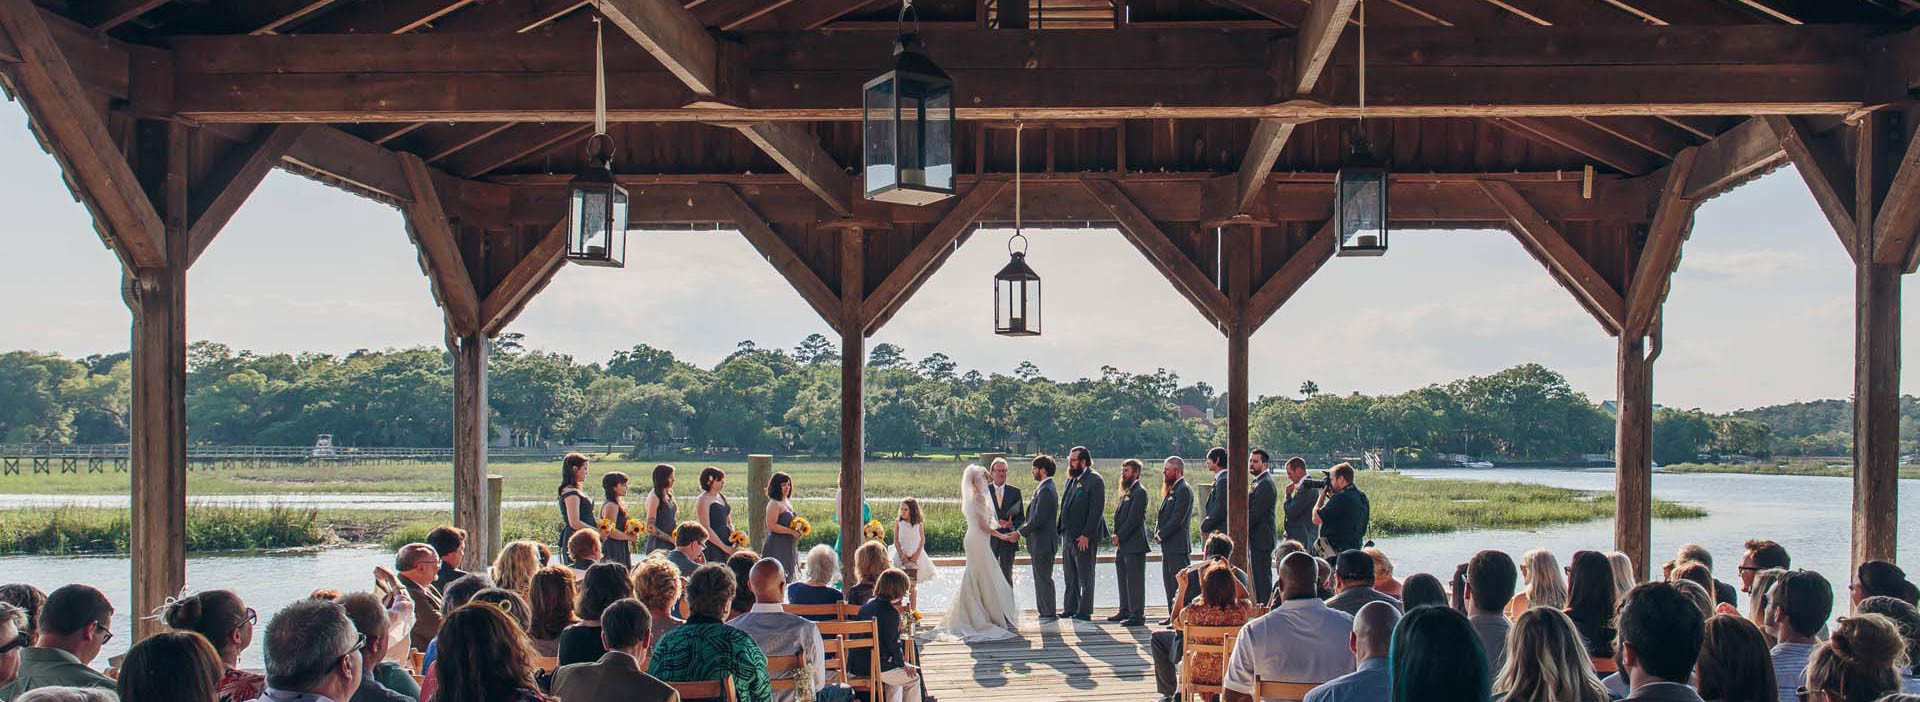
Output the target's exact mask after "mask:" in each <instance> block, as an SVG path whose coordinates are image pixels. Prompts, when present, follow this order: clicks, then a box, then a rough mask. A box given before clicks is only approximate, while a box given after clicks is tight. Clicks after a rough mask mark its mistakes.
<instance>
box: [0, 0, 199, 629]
mask: <svg viewBox="0 0 1920 702" xmlns="http://www.w3.org/2000/svg"><path fill="white" fill-rule="evenodd" d="M8 4H9V5H11V3H8ZM138 130H139V131H140V132H141V133H142V136H141V141H142V142H143V143H142V149H141V150H142V153H143V154H145V155H150V156H154V157H155V158H153V159H151V160H149V161H148V162H147V163H144V164H143V167H142V170H143V171H148V170H149V169H151V170H153V171H158V173H157V174H153V173H149V175H157V176H158V179H159V182H158V183H157V185H158V186H159V187H158V188H157V189H158V190H159V192H158V193H156V199H157V200H158V203H157V204H158V207H159V210H160V212H162V213H164V216H165V227H166V229H165V230H164V231H163V232H159V233H157V236H159V237H160V238H161V240H162V241H163V242H164V245H165V249H164V251H163V256H164V258H163V259H162V260H161V261H160V263H159V265H155V266H140V267H137V268H136V267H133V266H127V267H126V268H125V269H124V278H125V282H124V283H123V285H122V288H121V290H122V294H123V295H124V296H125V298H126V301H127V307H128V308H129V309H130V310H131V311H132V313H133V344H132V349H131V351H132V354H131V355H132V358H131V362H130V366H131V371H132V376H133V377H132V383H131V384H132V386H133V387H132V401H131V406H130V415H131V427H130V429H131V432H130V435H129V442H128V447H127V453H128V458H129V459H130V460H129V463H130V464H131V479H132V482H133V484H132V491H131V495H132V498H131V514H130V515H129V516H130V517H131V519H130V521H131V530H130V533H129V534H128V537H129V538H128V548H129V551H130V556H131V560H132V571H133V573H132V578H133V587H132V590H133V601H132V602H131V603H130V604H131V605H132V606H131V607H130V609H132V610H133V611H153V609H154V608H156V607H159V606H161V605H162V604H164V603H165V602H166V601H167V598H170V597H173V596H175V595H178V594H179V592H180V588H182V587H184V586H185V585H186V577H187V573H186V570H187V553H186V543H185V540H184V539H182V538H180V535H181V534H182V533H184V531H185V529H186V522H187V237H186V229H187V211H188V206H187V178H188V169H187V165H188V164H187V157H188V152H189V151H190V150H191V149H190V148H189V146H188V138H187V127H186V126H185V125H182V124H180V123H178V122H174V123H165V124H161V123H155V122H145V123H143V124H141V125H139V126H138ZM154 161H158V162H159V163H154ZM161 628H162V627H161V625H160V623H159V622H157V621H154V620H153V619H151V618H148V617H135V618H134V633H135V634H136V635H142V634H153V633H157V632H158V631H159V630H160V629H161Z"/></svg>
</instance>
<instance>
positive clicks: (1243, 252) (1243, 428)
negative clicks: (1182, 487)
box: [1220, 225, 1276, 598]
mask: <svg viewBox="0 0 1920 702" xmlns="http://www.w3.org/2000/svg"><path fill="white" fill-rule="evenodd" d="M1258 235H1259V230H1258V229H1257V228H1255V227H1251V226H1247V225H1230V226H1228V227H1226V231H1224V232H1222V237H1221V242H1220V244H1221V246H1223V247H1225V248H1226V256H1225V261H1224V263H1225V264H1226V266H1225V267H1226V270H1225V271H1223V275H1225V276H1226V279H1227V280H1226V283H1227V289H1228V290H1230V291H1232V292H1231V297H1230V298H1228V303H1227V304H1228V306H1229V318H1228V319H1227V320H1225V324H1224V326H1225V328H1224V329H1222V331H1224V332H1225V333H1226V336H1227V388H1226V390H1227V393H1226V394H1227V470H1228V471H1229V473H1228V475H1227V494H1226V500H1227V535H1228V536H1231V537H1232V538H1233V543H1234V548H1233V556H1232V557H1231V559H1230V560H1231V561H1232V562H1233V565H1234V566H1235V567H1237V568H1242V569H1246V570H1248V572H1250V573H1252V574H1253V575H1254V578H1253V582H1254V583H1258V584H1262V585H1265V584H1271V583H1274V582H1276V581H1274V580H1273V579H1271V577H1270V576H1266V577H1263V576H1264V575H1266V574H1269V573H1271V572H1272V567H1273V556H1272V554H1271V553H1270V552H1269V553H1260V554H1255V553H1254V552H1253V543H1254V542H1253V539H1252V538H1250V534H1251V533H1252V519H1251V517H1252V513H1251V512H1250V511H1249V510H1248V507H1247V503H1248V500H1249V497H1248V492H1249V490H1248V485H1247V484H1248V483H1249V482H1250V481H1252V479H1253V476H1252V474H1251V471H1250V470H1249V468H1248V461H1250V460H1252V457H1251V456H1250V455H1249V454H1251V453H1252V448H1253V437H1252V432H1251V420H1252V409H1253V393H1252V390H1251V385H1250V383H1249V382H1248V377H1249V372H1248V369H1249V367H1250V365H1251V355H1252V354H1251V353H1249V342H1250V341H1251V339H1252V337H1253V325H1251V324H1249V323H1248V321H1249V320H1248V319H1247V313H1248V304H1249V298H1248V293H1249V292H1250V290H1249V289H1250V288H1252V287H1253V266H1254V262H1253V253H1252V246H1251V244H1252V240H1253V238H1254V237H1255V236H1258ZM1269 543H1271V542H1269ZM1263 545H1264V544H1263ZM1256 557H1257V560H1256ZM1255 568H1257V569H1259V570H1257V571H1256V570H1253V569H1255ZM1256 587H1259V585H1256ZM1261 594H1266V593H1256V594H1255V597H1256V598H1258V597H1259V595H1261Z"/></svg>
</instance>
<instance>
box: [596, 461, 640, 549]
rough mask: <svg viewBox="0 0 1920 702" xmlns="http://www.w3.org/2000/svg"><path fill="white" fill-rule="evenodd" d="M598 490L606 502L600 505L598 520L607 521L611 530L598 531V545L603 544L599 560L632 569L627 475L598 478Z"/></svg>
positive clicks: (612, 473)
mask: <svg viewBox="0 0 1920 702" xmlns="http://www.w3.org/2000/svg"><path fill="white" fill-rule="evenodd" d="M600 489H601V490H603V491H605V492H606V495H607V502H606V504H603V505H600V518H601V519H605V520H607V522H608V524H607V526H610V527H613V528H611V529H601V530H600V543H601V544H603V546H602V548H601V550H602V551H603V553H602V554H601V557H600V560H602V561H606V562H609V563H618V564H620V565H623V566H627V567H629V568H631V567H633V540H634V538H635V537H634V535H633V534H631V533H629V532H628V531H627V503H626V500H625V499H623V498H625V497H626V496H627V474H626V473H622V472H620V471H617V470H615V471H608V472H607V474H606V475H603V476H600Z"/></svg>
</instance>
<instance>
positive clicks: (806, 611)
mask: <svg viewBox="0 0 1920 702" xmlns="http://www.w3.org/2000/svg"><path fill="white" fill-rule="evenodd" d="M780 608H781V609H782V610H785V611H786V613H787V614H791V615H794V616H796V617H806V618H808V619H813V620H814V621H816V622H820V621H835V622H844V621H846V620H847V614H848V612H847V609H846V605H845V604H843V603H839V602H835V603H833V604H821V605H798V604H788V605H780ZM854 611H856V612H857V611H859V610H858V609H855V610H854ZM815 617H820V619H814V618H815Z"/></svg>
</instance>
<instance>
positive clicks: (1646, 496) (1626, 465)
mask: <svg viewBox="0 0 1920 702" xmlns="http://www.w3.org/2000/svg"><path fill="white" fill-rule="evenodd" d="M1617 344H1618V346H1617V348H1616V355H1615V357H1614V359H1615V364H1616V365H1615V369H1616V370H1615V372H1616V373H1617V375H1616V381H1617V384H1616V385H1615V386H1614V387H1615V389H1616V392H1617V394H1616V395H1615V398H1616V399H1617V400H1618V403H1619V406H1618V409H1617V410H1616V411H1615V415H1614V431H1613V441H1614V444H1613V447H1614V450H1613V455H1614V471H1613V548H1614V550H1616V551H1619V552H1621V553H1625V554H1627V557H1628V558H1629V559H1630V560H1632V561H1633V571H1634V578H1635V580H1636V581H1645V580H1646V578H1647V575H1648V573H1649V572H1651V571H1652V570H1653V567H1652V564H1651V563H1650V562H1649V561H1650V560H1651V559H1652V557H1653V362H1652V361H1649V360H1648V359H1647V353H1646V348H1647V340H1646V337H1643V336H1635V335H1630V334H1622V335H1620V338H1619V339H1618V340H1617Z"/></svg>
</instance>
